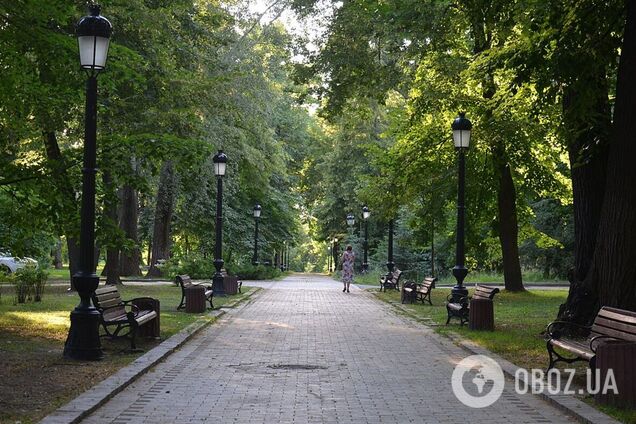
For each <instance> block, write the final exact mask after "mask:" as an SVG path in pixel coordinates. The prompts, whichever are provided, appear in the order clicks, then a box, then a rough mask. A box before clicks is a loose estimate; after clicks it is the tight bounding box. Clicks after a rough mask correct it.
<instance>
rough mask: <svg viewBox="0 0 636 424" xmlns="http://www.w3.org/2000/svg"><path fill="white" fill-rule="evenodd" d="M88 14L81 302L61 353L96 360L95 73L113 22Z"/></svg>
mask: <svg viewBox="0 0 636 424" xmlns="http://www.w3.org/2000/svg"><path fill="white" fill-rule="evenodd" d="M89 12H90V15H88V16H84V17H83V18H82V19H80V21H79V22H78V23H77V30H76V34H77V40H78V44H79V53H80V66H81V67H82V69H84V70H86V73H87V74H88V80H87V81H86V111H85V118H84V166H83V168H82V209H81V227H80V258H79V270H78V271H77V272H76V273H75V274H74V275H73V287H74V288H75V289H76V290H77V292H78V294H79V296H80V303H79V305H77V306H76V307H75V309H74V310H73V311H72V312H71V328H70V330H69V332H68V337H67V338H66V342H65V343H64V356H65V357H67V358H72V359H81V360H98V359H101V358H102V357H103V356H104V354H103V352H102V345H101V343H100V340H99V312H98V311H97V309H96V308H95V307H94V306H93V305H92V304H91V295H92V294H93V293H94V292H95V289H97V286H98V285H99V277H98V276H97V274H96V273H95V266H96V261H95V174H96V173H97V165H96V163H97V154H96V151H97V74H98V73H99V71H101V70H103V69H104V68H105V66H106V57H107V56H108V45H109V42H110V36H111V34H112V32H113V26H112V25H111V24H110V22H109V21H108V19H106V18H104V17H103V16H101V15H100V14H99V13H100V7H99V5H96V4H92V5H90V6H89Z"/></svg>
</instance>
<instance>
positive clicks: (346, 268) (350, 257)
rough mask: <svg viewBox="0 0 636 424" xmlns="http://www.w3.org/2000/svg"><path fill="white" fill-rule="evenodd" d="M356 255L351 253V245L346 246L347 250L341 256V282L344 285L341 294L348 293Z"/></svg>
mask: <svg viewBox="0 0 636 424" xmlns="http://www.w3.org/2000/svg"><path fill="white" fill-rule="evenodd" d="M355 259H356V254H355V253H353V248H352V247H351V245H348V246H347V250H345V252H344V253H343V254H342V282H343V283H344V288H343V289H342V291H343V292H345V291H346V292H347V293H349V285H350V284H351V283H352V282H353V264H354V262H355Z"/></svg>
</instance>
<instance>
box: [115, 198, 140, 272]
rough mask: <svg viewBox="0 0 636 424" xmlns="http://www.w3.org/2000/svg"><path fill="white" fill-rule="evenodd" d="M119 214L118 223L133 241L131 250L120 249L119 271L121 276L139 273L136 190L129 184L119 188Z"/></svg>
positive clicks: (137, 202)
mask: <svg viewBox="0 0 636 424" xmlns="http://www.w3.org/2000/svg"><path fill="white" fill-rule="evenodd" d="M120 197H121V203H120V215H119V225H120V228H121V229H122V230H123V231H124V233H125V234H126V238H128V239H129V240H132V241H133V242H134V243H135V247H134V248H132V249H131V250H122V251H121V255H120V258H119V272H120V274H121V275H122V276H139V275H141V269H140V265H141V251H140V250H139V237H138V235H137V225H138V220H139V217H138V208H139V201H138V197H137V191H136V190H135V189H133V188H132V187H130V186H124V187H122V188H121V190H120Z"/></svg>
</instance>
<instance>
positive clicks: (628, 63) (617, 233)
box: [585, 1, 636, 313]
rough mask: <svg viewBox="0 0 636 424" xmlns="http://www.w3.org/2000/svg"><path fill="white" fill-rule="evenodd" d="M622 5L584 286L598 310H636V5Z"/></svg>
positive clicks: (631, 3)
mask: <svg viewBox="0 0 636 424" xmlns="http://www.w3.org/2000/svg"><path fill="white" fill-rule="evenodd" d="M625 3H626V9H627V20H626V23H625V33H624V38H623V46H622V49H621V57H620V64H619V67H618V75H617V83H616V104H615V109H614V112H615V113H614V126H613V130H612V139H611V142H612V144H611V145H610V152H609V158H608V163H607V165H608V166H607V183H606V186H605V197H604V198H603V207H602V210H601V220H600V223H599V231H598V236H597V243H596V249H595V250H594V257H593V260H592V265H591V267H590V271H589V273H588V276H587V278H586V280H585V281H586V284H590V285H592V284H595V286H596V291H597V293H598V304H597V306H599V307H600V306H615V307H618V308H623V309H629V310H636V284H634V278H635V276H636V212H635V211H636V166H634V159H635V158H636V136H635V133H634V130H633V123H634V122H635V121H636V82H635V81H634V79H633V75H634V74H635V73H636V3H635V2H633V1H626V2H625ZM595 312H596V310H594V311H592V313H595Z"/></svg>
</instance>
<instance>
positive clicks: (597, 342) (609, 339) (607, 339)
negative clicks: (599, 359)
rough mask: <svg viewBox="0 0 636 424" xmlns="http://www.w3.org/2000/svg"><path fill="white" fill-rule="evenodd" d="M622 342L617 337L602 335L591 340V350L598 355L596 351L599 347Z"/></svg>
mask: <svg viewBox="0 0 636 424" xmlns="http://www.w3.org/2000/svg"><path fill="white" fill-rule="evenodd" d="M622 341H624V340H621V339H617V338H616V337H612V336H606V335H604V334H600V335H598V336H594V337H592V338H591V339H590V350H591V351H592V352H594V353H596V349H598V347H599V345H601V344H603V343H616V342H622Z"/></svg>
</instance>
